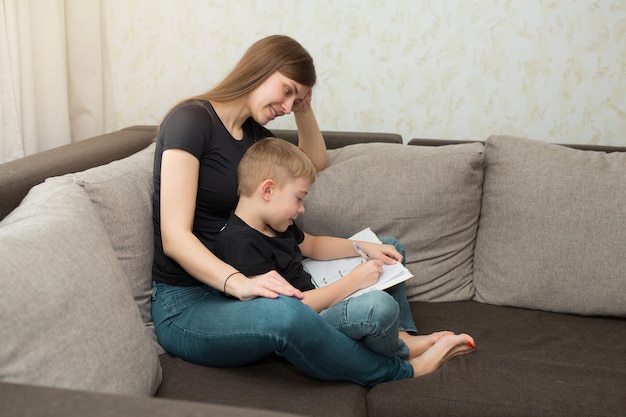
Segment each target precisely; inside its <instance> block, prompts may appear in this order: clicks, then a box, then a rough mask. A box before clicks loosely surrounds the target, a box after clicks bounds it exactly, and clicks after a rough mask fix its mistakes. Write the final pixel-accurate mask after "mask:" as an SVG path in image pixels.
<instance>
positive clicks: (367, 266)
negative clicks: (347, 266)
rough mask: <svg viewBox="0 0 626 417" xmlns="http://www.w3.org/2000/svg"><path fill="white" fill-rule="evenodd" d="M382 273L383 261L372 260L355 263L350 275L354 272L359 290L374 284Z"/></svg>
mask: <svg viewBox="0 0 626 417" xmlns="http://www.w3.org/2000/svg"><path fill="white" fill-rule="evenodd" d="M382 273H383V261H379V260H373V261H367V262H365V263H362V264H360V265H357V267H356V268H354V269H353V270H352V272H351V273H350V275H352V274H354V276H355V279H356V283H357V286H358V289H359V290H361V289H363V288H367V287H369V286H370V285H374V284H376V282H377V281H378V278H380V276H381V274H382Z"/></svg>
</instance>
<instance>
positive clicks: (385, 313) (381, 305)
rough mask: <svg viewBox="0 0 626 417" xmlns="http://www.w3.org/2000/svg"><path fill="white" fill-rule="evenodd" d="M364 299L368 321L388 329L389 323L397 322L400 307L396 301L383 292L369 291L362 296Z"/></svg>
mask: <svg viewBox="0 0 626 417" xmlns="http://www.w3.org/2000/svg"><path fill="white" fill-rule="evenodd" d="M362 297H365V299H364V300H363V301H366V305H367V306H368V310H369V318H370V321H372V322H374V321H376V322H378V323H380V325H381V326H383V327H388V325H389V324H390V323H394V322H395V321H396V320H398V315H399V314H400V307H399V306H398V303H397V302H396V300H395V299H394V298H393V297H392V296H391V295H389V294H388V293H386V292H385V291H377V290H374V291H369V292H366V293H365V294H363V295H362Z"/></svg>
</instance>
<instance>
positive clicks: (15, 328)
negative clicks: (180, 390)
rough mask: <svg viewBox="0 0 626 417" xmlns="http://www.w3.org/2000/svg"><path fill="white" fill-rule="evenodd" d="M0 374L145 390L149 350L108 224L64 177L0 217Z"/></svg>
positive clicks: (149, 387) (151, 361)
mask: <svg viewBox="0 0 626 417" xmlns="http://www.w3.org/2000/svg"><path fill="white" fill-rule="evenodd" d="M0 253H2V257H0V277H2V279H1V280H0V321H1V322H2V326H0V340H1V341H2V342H1V343H0V380H2V381H7V382H18V383H30V384H34V385H44V386H55V387H59V388H71V389H80V390H88V391H98V392H108V393H123V394H130V395H151V394H153V393H154V392H155V391H156V389H157V387H158V386H159V384H160V382H161V368H160V364H159V361H158V355H157V352H156V351H155V350H154V346H153V344H152V341H151V339H150V336H149V334H148V332H147V331H146V328H145V326H144V324H143V322H142V320H141V318H140V315H139V313H138V310H137V306H136V305H135V303H134V300H133V297H132V293H131V290H130V287H129V284H128V281H127V280H126V278H125V275H124V273H123V271H122V270H121V269H120V267H119V264H118V262H117V259H116V257H115V253H114V252H113V249H112V247H111V243H110V242H109V238H108V236H107V233H106V230H105V229H104V227H103V225H102V222H101V221H100V219H99V217H98V214H97V213H96V212H95V210H94V208H93V205H92V203H91V201H90V199H89V197H88V196H87V195H86V194H85V192H84V191H83V190H82V188H80V187H79V186H77V185H76V184H74V183H73V182H72V181H71V180H70V179H69V178H55V179H52V180H48V181H46V182H45V183H43V184H41V185H38V186H36V187H34V188H33V189H32V190H31V191H30V192H29V194H28V195H27V197H26V198H25V200H24V201H23V202H22V204H21V205H20V206H19V207H18V208H17V209H16V210H14V211H13V212H12V213H11V214H10V215H9V216H7V217H6V218H5V219H4V220H3V221H2V222H0Z"/></svg>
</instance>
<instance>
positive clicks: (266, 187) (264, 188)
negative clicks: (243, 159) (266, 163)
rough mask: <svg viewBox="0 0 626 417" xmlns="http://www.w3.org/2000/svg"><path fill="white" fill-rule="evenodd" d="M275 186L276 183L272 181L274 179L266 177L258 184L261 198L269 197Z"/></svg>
mask: <svg viewBox="0 0 626 417" xmlns="http://www.w3.org/2000/svg"><path fill="white" fill-rule="evenodd" d="M275 186H276V184H275V183H274V180H271V179H267V180H265V181H263V182H262V183H261V185H259V189H260V191H261V197H262V198H263V200H269V199H270V197H271V196H272V192H273V191H274V187H275Z"/></svg>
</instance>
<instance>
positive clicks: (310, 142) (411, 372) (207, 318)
mask: <svg viewBox="0 0 626 417" xmlns="http://www.w3.org/2000/svg"><path fill="white" fill-rule="evenodd" d="M315 81H316V75H315V68H314V65H313V60H312V58H311V56H310V55H309V54H308V52H307V51H306V50H305V49H304V48H303V47H302V46H301V45H300V44H299V43H297V42H296V41H295V40H293V39H291V38H289V37H286V36H279V35H275V36H269V37H267V38H264V39H261V40H260V41H258V42H256V43H255V44H253V45H252V46H251V47H250V48H249V49H248V50H247V51H246V53H245V54H244V56H243V57H242V58H241V60H240V61H239V63H238V64H237V65H236V66H235V68H234V69H233V70H232V71H231V72H230V74H228V75H227V76H226V78H225V79H224V80H223V81H222V82H221V83H219V84H218V85H217V86H216V87H215V88H213V89H212V90H210V91H208V92H207V93H205V94H203V95H201V96H197V97H193V98H191V99H188V100H185V101H183V102H182V103H179V104H178V105H177V106H175V107H174V108H173V109H172V110H170V112H169V113H168V114H167V115H166V117H165V118H164V120H163V122H162V123H161V126H160V128H159V132H158V135H157V145H156V153H155V162H154V186H155V192H154V198H153V204H154V233H155V254H154V265H153V276H154V281H155V284H154V296H153V303H152V315H153V320H154V322H155V328H156V332H157V335H158V338H159V342H160V343H161V345H162V346H163V347H164V348H165V349H166V350H167V351H168V352H170V353H172V354H174V355H176V356H179V357H181V358H183V359H185V360H188V361H190V362H194V363H197V364H202V365H209V366H216V367H228V366H239V365H244V364H248V363H251V362H254V361H256V360H258V359H260V358H262V357H265V356H267V355H270V354H272V353H278V354H279V355H282V356H284V357H285V358H286V359H287V360H288V361H290V362H291V363H293V364H294V365H295V366H297V367H298V368H300V369H301V370H302V371H304V372H306V373H307V374H309V375H311V376H313V377H315V378H318V379H323V380H349V381H353V382H356V383H359V384H361V385H367V386H371V385H375V384H377V383H379V382H383V381H389V380H395V379H403V378H410V377H413V376H419V375H422V374H424V373H428V372H432V371H433V370H434V369H436V368H437V367H438V366H440V364H441V363H443V362H445V361H446V360H448V359H450V358H451V357H453V356H455V355H457V354H461V353H467V352H468V351H471V348H469V347H468V346H467V342H468V341H470V340H471V339H470V338H469V336H467V335H458V336H457V335H451V336H450V335H449V336H447V337H436V336H432V337H431V338H430V339H428V341H427V343H428V345H429V346H427V347H428V348H429V349H428V350H427V351H426V352H425V353H424V354H423V355H421V356H419V358H416V359H415V360H411V361H407V360H402V359H400V358H397V357H392V358H386V357H383V356H381V355H378V354H376V353H374V352H372V351H370V350H369V349H367V348H366V347H365V346H364V345H363V344H361V343H360V342H358V341H355V340H352V339H350V338H349V337H347V336H345V335H344V334H342V333H341V332H339V331H337V330H335V329H334V328H332V327H331V326H330V325H328V324H327V323H326V322H324V320H323V319H321V318H320V316H319V315H318V314H317V313H315V312H314V311H313V310H311V309H310V308H309V307H307V306H306V305H304V304H303V303H302V302H301V301H300V300H301V299H302V297H303V295H302V293H301V292H300V291H299V290H297V289H296V288H294V287H293V286H291V285H290V284H289V283H288V282H287V281H286V280H285V279H283V278H282V277H281V276H280V275H279V274H278V273H276V272H275V271H272V272H269V273H267V274H263V275H260V276H255V277H246V276H244V275H243V274H241V273H239V272H238V271H237V270H236V269H235V268H233V267H232V266H230V265H228V264H226V263H224V262H222V261H220V260H219V259H218V258H217V257H216V256H215V255H214V254H213V252H212V249H213V245H214V241H215V237H216V235H217V233H218V232H219V230H220V229H221V228H222V227H223V225H224V223H225V222H226V220H227V219H228V216H229V214H230V212H231V211H232V210H233V209H234V208H235V205H236V203H237V165H238V163H239V161H240V160H241V157H242V156H243V154H244V153H245V151H246V150H247V149H248V148H249V147H250V146H251V145H252V144H253V143H254V142H256V141H257V140H260V139H262V138H264V137H269V136H273V135H272V133H271V132H270V131H269V130H267V129H265V128H264V127H263V125H264V124H266V123H268V122H269V121H270V120H273V119H274V118H276V117H279V116H282V115H285V114H289V113H291V112H292V111H293V112H294V114H295V119H296V125H297V128H298V142H299V147H300V148H301V149H302V150H303V151H304V152H305V153H306V154H307V155H308V156H309V158H311V160H312V161H313V163H314V165H315V167H316V169H318V170H321V169H324V168H325V167H326V148H325V144H324V140H323V137H322V135H321V133H320V130H319V127H318V125H317V121H316V119H315V115H314V113H313V110H312V109H311V107H310V103H311V88H312V86H313V85H314V84H315ZM225 294H228V297H227V296H225ZM420 358H421V360H420V361H417V359H420Z"/></svg>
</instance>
